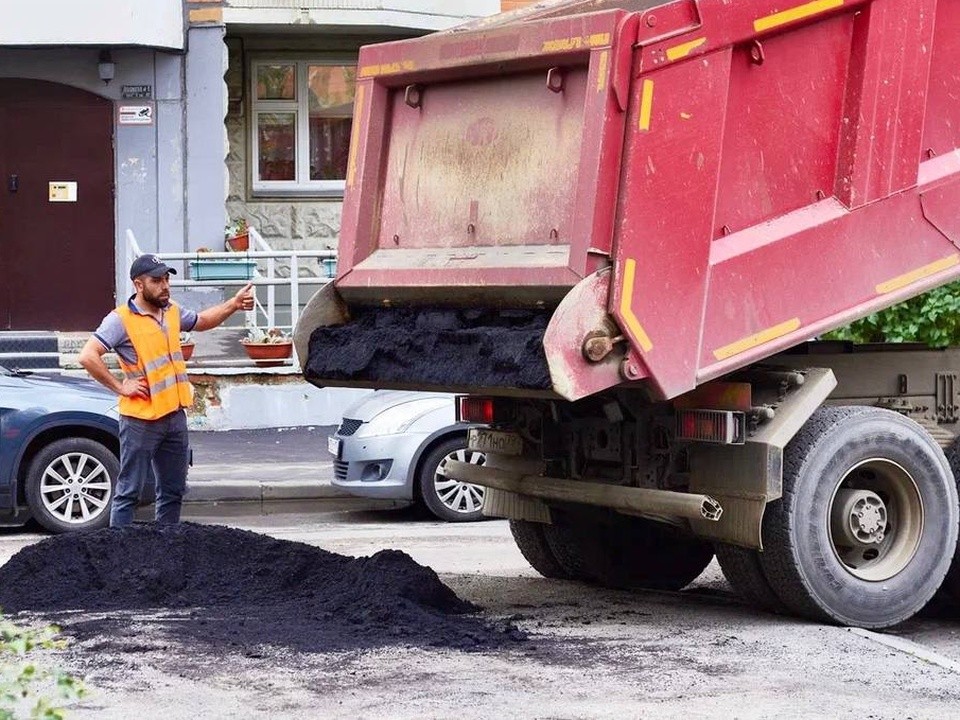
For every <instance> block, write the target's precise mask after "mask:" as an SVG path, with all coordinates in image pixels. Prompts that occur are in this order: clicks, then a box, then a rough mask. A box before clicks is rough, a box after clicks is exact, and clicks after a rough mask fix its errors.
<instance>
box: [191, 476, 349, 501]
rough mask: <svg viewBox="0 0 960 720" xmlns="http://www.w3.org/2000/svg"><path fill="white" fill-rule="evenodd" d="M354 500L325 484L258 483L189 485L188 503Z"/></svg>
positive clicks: (214, 481) (222, 481) (229, 481)
mask: <svg viewBox="0 0 960 720" xmlns="http://www.w3.org/2000/svg"><path fill="white" fill-rule="evenodd" d="M347 497H351V496H350V495H349V494H348V493H345V492H343V491H342V490H339V489H338V488H335V487H333V485H330V484H329V483H324V482H298V481H289V480H286V481H283V482H269V481H266V482H261V481H258V480H201V481H195V482H190V481H188V482H187V494H186V495H185V496H184V499H183V500H184V502H186V503H211V502H256V503H264V502H275V501H278V500H325V499H332V498H347Z"/></svg>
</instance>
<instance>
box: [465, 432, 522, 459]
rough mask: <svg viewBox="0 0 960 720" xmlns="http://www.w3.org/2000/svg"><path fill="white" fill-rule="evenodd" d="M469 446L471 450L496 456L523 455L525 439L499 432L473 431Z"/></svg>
mask: <svg viewBox="0 0 960 720" xmlns="http://www.w3.org/2000/svg"><path fill="white" fill-rule="evenodd" d="M469 445H470V449H471V450H478V451H480V452H488V453H494V454H496V455H522V454H523V438H521V437H520V436H519V435H517V434H515V433H508V432H500V431H498V430H471V431H470V439H469Z"/></svg>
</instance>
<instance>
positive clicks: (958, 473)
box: [940, 437, 960, 603]
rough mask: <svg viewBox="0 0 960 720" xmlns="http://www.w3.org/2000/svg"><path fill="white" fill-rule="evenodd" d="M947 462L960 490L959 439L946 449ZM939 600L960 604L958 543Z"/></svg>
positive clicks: (959, 555)
mask: <svg viewBox="0 0 960 720" xmlns="http://www.w3.org/2000/svg"><path fill="white" fill-rule="evenodd" d="M946 455H947V462H949V463H950V469H951V470H953V479H954V480H955V481H956V482H957V487H958V488H960V437H958V438H956V439H955V440H954V441H953V442H952V443H951V444H950V447H948V448H947V451H946ZM940 595H941V598H942V599H944V600H946V601H947V602H949V603H960V543H958V544H957V550H956V552H955V553H954V555H953V562H952V563H951V564H950V570H949V571H948V572H947V577H946V578H945V579H944V581H943V586H942V587H941V588H940Z"/></svg>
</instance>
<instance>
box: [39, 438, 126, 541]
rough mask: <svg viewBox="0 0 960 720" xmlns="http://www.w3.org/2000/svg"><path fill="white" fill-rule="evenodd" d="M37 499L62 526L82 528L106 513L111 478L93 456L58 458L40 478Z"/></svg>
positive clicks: (66, 455) (75, 454)
mask: <svg viewBox="0 0 960 720" xmlns="http://www.w3.org/2000/svg"><path fill="white" fill-rule="evenodd" d="M40 499H41V501H42V502H43V507H44V509H45V510H46V511H47V512H48V513H50V515H52V516H53V517H55V518H57V519H58V520H60V521H61V522H65V523H68V524H70V525H83V524H85V523H88V522H90V521H92V520H94V519H96V518H97V517H98V516H99V515H100V514H101V513H103V512H104V511H105V510H106V509H107V507H108V505H109V502H110V475H109V474H108V473H107V469H106V467H104V465H103V463H101V462H100V461H99V460H97V459H96V458H95V457H94V456H93V455H89V454H87V453H82V452H76V453H66V454H64V455H60V456H59V457H57V458H55V459H54V460H53V462H51V463H50V464H49V465H47V467H46V469H44V471H43V475H42V476H41V477H40Z"/></svg>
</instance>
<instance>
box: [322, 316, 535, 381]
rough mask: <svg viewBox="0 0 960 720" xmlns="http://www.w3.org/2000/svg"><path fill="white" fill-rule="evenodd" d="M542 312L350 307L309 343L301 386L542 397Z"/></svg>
mask: <svg viewBox="0 0 960 720" xmlns="http://www.w3.org/2000/svg"><path fill="white" fill-rule="evenodd" d="M549 320H550V312H548V311H541V310H516V309H507V310H495V309H452V308H438V307H417V308H375V309H374V308H351V320H350V322H348V323H346V324H345V325H335V326H330V327H319V328H317V329H316V330H314V331H313V333H312V335H311V337H310V354H309V358H308V362H307V365H306V368H305V371H304V374H305V377H306V378H307V380H310V381H314V382H316V383H318V384H320V385H322V384H323V381H324V380H327V381H345V380H346V381H350V380H353V381H370V382H377V383H379V384H380V385H381V386H382V387H389V386H390V385H391V384H397V385H402V386H410V385H421V386H423V387H430V386H434V387H439V386H442V387H459V388H484V387H489V388H493V387H508V388H523V389H529V390H548V389H549V388H550V387H551V381H550V371H549V369H548V367H547V360H546V356H545V355H544V352H543V335H544V332H545V331H546V328H547V323H548V322H549Z"/></svg>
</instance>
